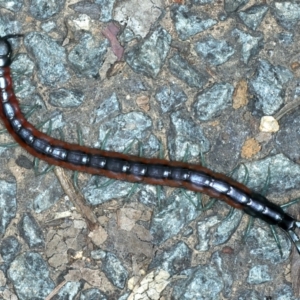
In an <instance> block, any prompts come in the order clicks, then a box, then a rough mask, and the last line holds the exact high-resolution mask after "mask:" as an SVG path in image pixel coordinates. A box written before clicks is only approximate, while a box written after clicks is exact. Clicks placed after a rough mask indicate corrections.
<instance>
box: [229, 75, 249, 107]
mask: <svg viewBox="0 0 300 300" xmlns="http://www.w3.org/2000/svg"><path fill="white" fill-rule="evenodd" d="M247 95H248V84H247V81H246V80H245V79H242V80H241V81H240V82H238V84H237V86H236V88H235V90H234V93H233V97H232V101H233V104H232V106H233V108H234V109H238V108H240V107H243V106H245V105H247V104H248V98H247Z"/></svg>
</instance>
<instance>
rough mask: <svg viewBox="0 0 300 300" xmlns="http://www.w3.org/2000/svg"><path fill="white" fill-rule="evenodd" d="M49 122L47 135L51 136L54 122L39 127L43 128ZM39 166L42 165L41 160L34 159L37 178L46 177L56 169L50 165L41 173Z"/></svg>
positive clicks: (50, 121) (43, 123)
mask: <svg viewBox="0 0 300 300" xmlns="http://www.w3.org/2000/svg"><path fill="white" fill-rule="evenodd" d="M48 121H49V126H48V129H47V134H50V133H51V131H52V120H51V119H50V120H47V121H45V122H42V123H41V124H38V126H39V127H43V126H44V125H45V124H46V123H47V122H48ZM39 164H40V160H39V159H38V158H36V157H35V158H34V160H33V170H34V174H35V176H41V175H45V174H47V173H49V172H51V171H52V170H53V169H54V166H53V165H48V166H47V167H46V168H45V170H44V171H42V172H40V171H39Z"/></svg>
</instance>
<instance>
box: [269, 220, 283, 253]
mask: <svg viewBox="0 0 300 300" xmlns="http://www.w3.org/2000/svg"><path fill="white" fill-rule="evenodd" d="M269 227H270V230H271V232H272V235H273V238H274V240H275V243H276V245H277V247H278V250H279V253H280V256H281V257H283V252H282V247H281V243H280V240H279V237H278V234H277V232H276V229H275V226H273V225H269Z"/></svg>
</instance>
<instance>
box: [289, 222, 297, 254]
mask: <svg viewBox="0 0 300 300" xmlns="http://www.w3.org/2000/svg"><path fill="white" fill-rule="evenodd" d="M296 228H300V222H299V221H296V222H295V225H294V228H292V229H290V230H287V233H288V235H289V237H290V239H291V240H292V242H293V243H294V245H295V247H296V249H297V251H298V253H299V254H300V238H299V236H298V235H297V234H296V232H295V229H296Z"/></svg>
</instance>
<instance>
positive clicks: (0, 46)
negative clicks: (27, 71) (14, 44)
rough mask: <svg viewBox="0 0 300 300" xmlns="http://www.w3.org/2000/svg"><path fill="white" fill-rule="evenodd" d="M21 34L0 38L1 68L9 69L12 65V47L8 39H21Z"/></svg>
mask: <svg viewBox="0 0 300 300" xmlns="http://www.w3.org/2000/svg"><path fill="white" fill-rule="evenodd" d="M21 36H22V35H21V34H8V35H6V36H3V37H0V67H7V66H9V65H10V63H11V53H12V49H11V45H10V43H9V42H8V39H11V38H17V37H21Z"/></svg>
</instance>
